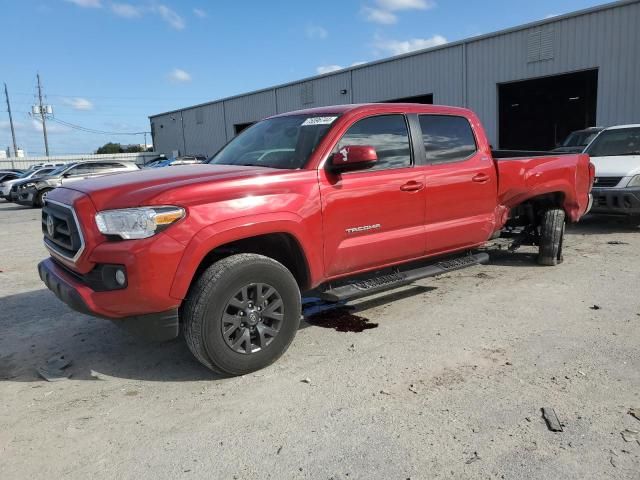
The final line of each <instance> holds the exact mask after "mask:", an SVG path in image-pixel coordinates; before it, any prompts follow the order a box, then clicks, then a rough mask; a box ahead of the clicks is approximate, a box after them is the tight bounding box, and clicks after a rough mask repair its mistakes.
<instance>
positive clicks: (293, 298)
mask: <svg viewBox="0 0 640 480" xmlns="http://www.w3.org/2000/svg"><path fill="white" fill-rule="evenodd" d="M300 313H301V299H300V290H299V288H298V284H297V283H296V280H295V278H294V277H293V275H292V274H291V272H290V271H289V270H287V268H285V267H284V266H283V265H282V264H280V263H278V262H276V261H275V260H273V259H271V258H268V257H265V256H262V255H255V254H247V253H244V254H238V255H232V256H230V257H226V258H224V259H222V260H220V261H218V262H216V263H214V264H213V265H211V266H210V267H209V268H207V269H206V270H205V271H204V272H203V273H202V275H200V277H199V278H198V279H197V280H196V281H195V283H194V285H193V286H192V288H191V290H190V292H189V295H188V296H187V299H186V300H185V303H184V307H183V308H182V312H181V316H182V322H183V330H184V337H185V340H186V342H187V345H188V347H189V349H190V350H191V352H192V353H193V355H194V356H195V357H196V358H197V359H198V360H199V361H200V363H202V364H203V365H205V366H206V367H208V368H210V369H211V370H213V371H215V372H217V373H221V374H223V375H244V374H246V373H250V372H253V371H255V370H259V369H261V368H264V367H266V366H267V365H270V364H271V363H273V362H274V361H276V360H277V359H278V358H279V357H280V356H281V355H282V354H283V353H284V352H285V351H286V350H287V348H289V345H290V344H291V342H292V341H293V338H294V337H295V335H296V333H297V331H298V327H299V325H300Z"/></svg>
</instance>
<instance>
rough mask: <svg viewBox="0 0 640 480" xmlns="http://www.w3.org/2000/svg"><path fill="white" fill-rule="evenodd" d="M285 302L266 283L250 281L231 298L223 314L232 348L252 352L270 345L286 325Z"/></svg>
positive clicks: (223, 322)
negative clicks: (283, 324) (283, 325)
mask: <svg viewBox="0 0 640 480" xmlns="http://www.w3.org/2000/svg"><path fill="white" fill-rule="evenodd" d="M283 321H284V303H283V301H282V297H281V296H280V293H279V292H278V291H277V290H276V289H275V288H274V287H272V286H271V285H269V284H266V283H250V284H248V285H245V286H243V287H242V288H240V289H238V290H237V291H236V293H235V294H234V295H232V296H231V298H229V300H228V301H227V304H226V305H225V307H224V311H223V314H222V323H221V329H222V337H223V338H224V341H225V343H226V344H227V346H228V347H229V348H231V349H232V350H233V351H234V352H237V353H241V354H245V355H248V354H252V353H256V352H259V351H261V350H263V349H264V348H266V347H268V346H269V345H270V344H271V342H273V340H274V339H275V337H276V336H277V335H278V333H279V332H280V329H281V328H282V323H283Z"/></svg>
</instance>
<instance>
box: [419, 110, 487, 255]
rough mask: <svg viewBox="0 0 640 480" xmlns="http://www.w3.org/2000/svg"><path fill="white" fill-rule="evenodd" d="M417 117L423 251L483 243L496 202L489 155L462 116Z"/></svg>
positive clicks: (443, 250) (443, 251)
mask: <svg viewBox="0 0 640 480" xmlns="http://www.w3.org/2000/svg"><path fill="white" fill-rule="evenodd" d="M418 120H419V124H420V130H421V132H422V144H423V146H424V155H425V157H426V162H427V166H426V167H425V179H426V202H427V205H426V215H425V216H426V240H427V247H426V248H427V253H428V254H430V255H431V254H437V253H445V252H447V251H452V250H457V249H461V248H464V247H467V246H472V245H477V244H479V243H482V242H485V241H486V240H487V239H488V238H489V237H490V236H491V234H492V233H493V230H494V226H495V208H496V205H497V201H498V197H497V194H498V185H497V180H498V179H497V174H496V170H495V166H494V163H493V159H492V158H491V156H490V155H489V154H488V153H486V152H485V151H483V150H486V149H483V148H480V147H479V142H478V141H477V140H476V136H475V135H474V131H473V129H472V127H471V124H470V123H469V120H468V119H467V118H466V117H463V116H457V115H433V114H429V115H426V114H425V115H419V116H418Z"/></svg>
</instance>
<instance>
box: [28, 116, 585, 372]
mask: <svg viewBox="0 0 640 480" xmlns="http://www.w3.org/2000/svg"><path fill="white" fill-rule="evenodd" d="M593 178H594V169H593V166H592V165H591V163H590V162H589V157H588V156H587V155H583V154H564V155H563V154H559V155H553V154H550V155H549V154H547V155H543V154H540V153H539V152H500V151H496V152H492V150H491V146H490V145H489V142H488V141H487V138H486V136H485V133H484V130H483V128H482V125H481V124H480V122H479V120H478V118H477V117H476V115H475V114H474V113H473V112H471V111H469V110H466V109H461V108H453V107H445V106H429V105H414V104H367V105H341V106H334V107H323V108H315V109H309V110H302V111H297V112H292V113H287V114H284V115H278V116H274V117H271V118H268V119H266V120H263V121H261V122H259V123H257V124H255V125H254V126H252V127H251V128H249V129H247V130H246V131H244V132H243V133H242V134H240V135H239V136H238V137H236V138H234V139H233V140H232V141H231V142H230V143H229V144H227V145H226V146H225V147H224V148H223V149H222V150H220V152H219V153H218V154H216V155H215V156H214V157H213V158H212V159H211V160H210V161H209V163H208V164H203V165H190V166H183V167H173V168H163V169H153V170H146V171H140V172H134V173H123V174H119V175H114V176H106V177H101V178H97V179H92V180H86V181H83V182H77V183H74V184H72V185H69V186H67V187H63V188H57V189H55V190H54V191H52V192H51V193H50V194H49V196H48V198H47V201H46V205H45V206H44V208H43V210H42V231H43V233H44V243H45V246H46V248H47V249H48V250H49V252H50V254H51V258H48V259H47V260H44V261H42V262H41V263H40V264H39V265H38V270H39V273H40V277H41V278H42V280H43V281H44V282H45V283H46V285H47V286H48V287H49V289H51V290H52V291H53V292H54V293H55V294H56V295H57V296H58V297H59V298H60V299H61V300H62V301H64V302H66V303H67V304H68V305H69V306H71V307H72V308H74V309H76V310H78V311H80V312H83V313H87V314H90V315H94V316H98V317H104V318H108V319H112V320H114V321H115V322H116V323H118V324H120V325H123V326H125V327H127V328H128V329H130V330H133V331H137V332H140V333H146V334H147V336H149V337H151V338H154V339H158V340H164V339H169V338H174V337H176V336H178V334H179V332H180V327H182V331H183V333H184V337H185V340H186V342H187V344H188V346H189V348H190V349H191V351H192V352H193V354H194V355H195V357H196V358H197V359H198V360H199V361H200V362H202V363H203V364H204V365H205V366H207V367H209V368H210V369H212V370H214V371H217V372H221V373H223V374H227V375H240V374H244V373H247V372H251V371H254V370H257V369H259V368H262V367H264V366H266V365H268V364H270V363H272V362H273V361H275V360H276V359H277V358H278V357H279V356H280V355H282V353H283V352H284V351H285V350H286V349H287V348H288V346H289V344H290V343H291V341H292V340H293V337H294V336H295V334H296V331H297V330H298V327H299V323H300V318H301V292H307V291H310V290H316V291H317V292H319V295H321V296H322V297H323V298H325V299H327V300H329V301H342V300H347V299H350V298H355V297H360V296H363V295H369V294H372V293H376V292H379V291H382V290H385V289H389V288H394V287H397V286H400V285H404V284H407V283H411V282H413V281H415V280H417V279H419V278H424V277H428V276H432V275H437V274H439V273H443V272H448V271H451V270H455V269H458V268H463V267H466V266H470V265H476V264H478V263H484V262H486V261H487V259H488V256H487V254H486V253H475V254H474V253H473V252H472V250H473V249H474V248H476V247H480V246H482V245H483V244H484V243H485V242H487V240H490V239H493V238H497V237H498V236H500V235H501V234H504V235H510V236H514V237H516V238H514V241H515V242H516V243H517V244H529V245H538V246H539V257H538V261H539V263H540V264H543V265H556V264H557V263H559V262H560V261H561V260H562V241H563V233H564V226H565V223H566V222H577V221H578V220H579V219H580V217H581V216H582V215H584V213H585V212H586V211H587V210H588V208H589V205H590V193H589V192H590V189H591V186H592V183H593Z"/></svg>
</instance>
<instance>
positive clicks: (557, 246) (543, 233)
mask: <svg viewBox="0 0 640 480" xmlns="http://www.w3.org/2000/svg"><path fill="white" fill-rule="evenodd" d="M564 227H565V213H564V210H561V209H553V210H547V211H546V212H544V215H543V217H542V223H541V224H540V245H539V251H538V263H539V264H540V265H547V266H554V265H558V264H560V263H562V261H563V256H562V243H563V241H564Z"/></svg>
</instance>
